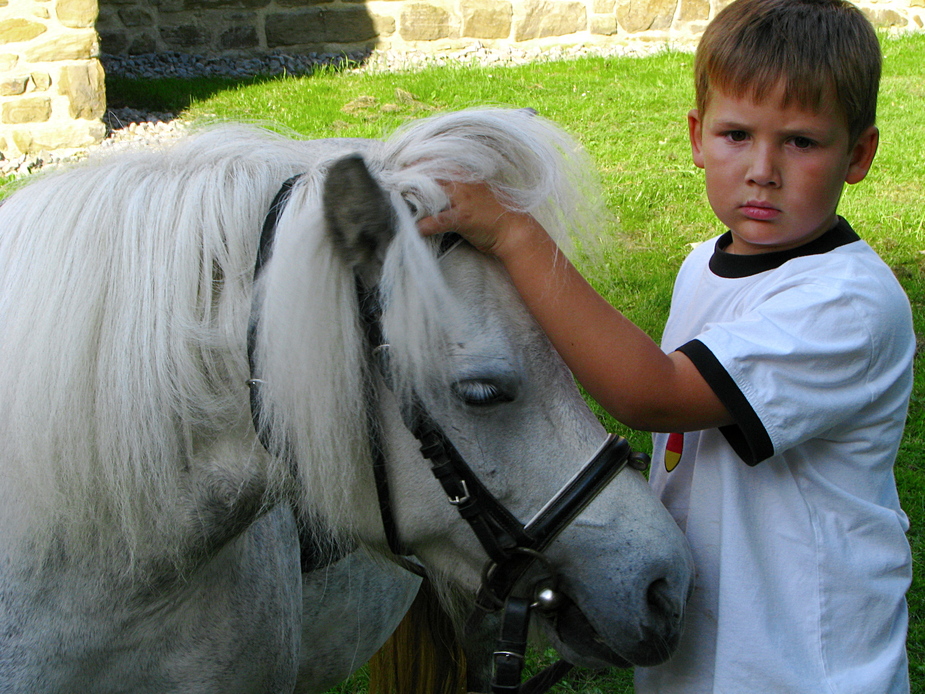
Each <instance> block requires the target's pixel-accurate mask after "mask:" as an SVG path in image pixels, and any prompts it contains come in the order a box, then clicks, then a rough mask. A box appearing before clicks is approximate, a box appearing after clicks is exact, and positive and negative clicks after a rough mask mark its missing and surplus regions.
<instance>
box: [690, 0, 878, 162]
mask: <svg viewBox="0 0 925 694" xmlns="http://www.w3.org/2000/svg"><path fill="white" fill-rule="evenodd" d="M881 61H882V58H881V54H880V43H879V41H878V40H877V34H876V33H875V32H874V28H873V27H872V26H871V24H870V22H869V21H868V20H867V18H866V17H865V16H864V15H863V14H862V13H861V11H860V10H859V9H858V8H857V7H855V6H854V5H852V4H851V3H850V2H848V1H847V0H736V2H733V3H732V4H731V5H728V6H727V7H726V8H725V9H723V10H722V11H721V12H720V13H719V14H717V15H716V18H715V19H714V20H713V21H712V22H710V24H709V26H708V27H707V29H706V31H705V32H704V34H703V37H702V38H701V40H700V44H699V46H698V47H697V55H696V58H695V60H694V79H695V86H696V90H697V108H698V109H699V110H700V112H701V114H703V113H705V111H706V107H707V105H708V104H709V101H710V96H711V94H712V92H713V90H719V91H722V92H723V93H725V94H728V95H730V96H733V97H739V98H741V97H745V96H749V97H751V98H753V99H754V100H755V101H759V102H760V101H763V100H764V99H765V98H767V97H768V95H769V94H770V93H771V92H772V91H773V90H774V89H776V88H777V86H778V84H779V83H781V82H783V89H784V97H783V98H784V105H787V104H789V103H796V104H798V105H799V106H801V107H803V108H807V109H810V110H813V111H818V110H820V108H821V107H822V106H823V103H824V100H825V99H826V98H831V96H832V95H833V94H834V96H835V99H836V102H837V103H838V105H839V106H840V107H841V110H842V112H843V113H844V115H845V117H846V119H847V124H848V133H849V136H850V138H851V140H850V141H851V143H852V144H854V142H855V141H856V140H857V138H858V137H859V136H860V134H861V133H862V132H864V131H865V130H866V129H867V128H868V127H870V126H871V125H873V124H874V122H875V121H876V116H877V90H878V88H879V85H880V65H881Z"/></svg>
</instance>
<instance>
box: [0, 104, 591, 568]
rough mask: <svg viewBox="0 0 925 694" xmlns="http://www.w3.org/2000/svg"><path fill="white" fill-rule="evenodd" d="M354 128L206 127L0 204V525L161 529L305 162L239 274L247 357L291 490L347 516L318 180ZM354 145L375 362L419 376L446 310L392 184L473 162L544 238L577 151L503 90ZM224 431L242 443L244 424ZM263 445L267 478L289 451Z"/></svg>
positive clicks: (353, 433) (411, 186)
mask: <svg viewBox="0 0 925 694" xmlns="http://www.w3.org/2000/svg"><path fill="white" fill-rule="evenodd" d="M354 147H355V145H354V144H351V143H349V142H348V143H343V144H338V143H337V142H332V143H326V141H320V142H300V141H295V140H290V139H286V138H283V137H280V136H276V135H272V134H269V133H267V132H263V131H257V130H255V129H250V128H244V127H241V126H221V127H218V128H216V129H213V130H210V131H207V132H204V133H201V134H198V135H196V136H193V137H191V138H190V139H188V140H187V141H184V142H182V143H180V144H178V145H176V146H174V147H172V148H170V149H167V150H163V151H150V152H143V153H134V154H120V155H115V156H113V157H111V158H109V159H104V160H102V161H94V162H90V163H87V164H84V165H80V166H77V167H75V168H73V169H71V170H69V171H66V172H64V173H60V174H55V175H50V176H48V177H44V178H41V179H40V180H38V181H36V182H35V183H32V184H30V185H28V186H26V187H24V188H23V189H22V190H20V191H18V192H17V193H15V194H14V195H13V196H11V197H10V198H9V199H8V200H7V201H5V202H4V203H3V204H2V206H0V349H2V351H3V354H4V355H5V364H6V368H5V369H3V371H2V372H0V441H2V442H3V444H2V449H0V508H2V509H4V510H0V523H2V526H3V527H6V528H13V527H16V528H29V531H30V537H31V538H32V540H31V541H32V542H33V543H34V544H35V545H36V546H37V547H39V548H42V547H47V546H49V543H51V542H53V541H60V542H62V543H64V546H74V547H81V546H86V545H87V544H89V543H98V542H101V541H107V537H108V536H107V534H111V535H112V536H113V537H118V538H121V539H120V542H122V543H124V545H125V547H126V549H127V551H128V552H129V553H132V552H136V551H142V550H144V549H145V548H149V547H150V546H152V544H157V543H158V542H161V541H166V540H164V538H168V539H169V538H172V537H174V536H175V533H176V525H177V520H176V519H177V518H180V517H182V516H183V513H184V512H185V511H186V509H185V508H184V504H185V503H187V502H185V501H184V498H185V497H184V493H187V496H188V491H189V476H190V466H192V465H194V464H195V462H196V460H197V452H198V451H199V450H200V449H201V448H202V447H204V446H207V445H208V444H209V443H210V442H211V441H214V440H216V439H218V438H220V437H222V436H227V435H228V432H229V431H249V430H247V428H246V427H247V424H248V422H249V417H250V414H249V410H248V393H247V388H246V385H245V381H246V379H247V378H248V368H247V358H246V347H245V345H246V330H247V324H248V318H249V314H250V310H251V297H252V291H253V287H252V274H253V266H254V257H255V254H256V247H257V242H258V237H259V234H260V229H261V225H262V223H263V218H264V216H265V214H266V212H267V209H268V207H269V205H270V201H271V200H272V198H273V196H274V195H275V193H276V192H277V190H278V189H279V186H280V184H281V182H282V181H284V180H285V179H287V178H289V177H290V176H292V175H294V174H299V173H304V174H305V175H304V176H303V177H302V179H301V181H300V183H299V184H298V185H297V186H296V187H295V188H294V190H293V194H292V196H291V199H290V201H289V203H288V205H287V207H286V209H285V212H284V214H283V216H282V218H281V220H280V223H279V226H278V231H277V239H276V245H275V248H274V252H273V257H272V259H271V261H270V263H269V265H268V266H267V269H266V272H265V273H264V279H263V280H262V282H261V285H260V292H261V294H260V296H261V299H262V303H261V310H260V326H261V333H260V335H261V341H260V352H259V357H260V364H261V367H260V370H261V377H262V378H264V379H265V380H266V381H267V387H266V391H265V396H264V397H265V399H266V401H267V402H268V403H269V405H268V417H269V418H270V419H271V420H272V422H273V430H274V431H279V432H285V433H284V434H282V435H284V436H286V437H287V440H288V442H289V445H291V446H292V450H293V451H294V452H295V459H296V461H297V463H298V469H299V474H300V476H301V485H300V486H301V489H302V491H303V493H304V495H305V498H304V502H305V503H306V504H307V506H308V507H309V508H310V509H311V510H312V511H313V512H315V513H318V514H321V515H322V516H324V517H326V518H328V519H330V520H331V522H332V523H333V524H334V525H337V526H338V527H343V528H345V529H346V530H347V531H348V532H349V528H350V520H351V504H352V503H353V502H355V499H354V498H353V497H352V494H354V493H355V491H354V490H355V489H356V486H357V484H358V479H359V477H358V476H359V475H365V474H368V473H367V472H365V467H364V466H365V465H367V464H368V457H369V451H368V441H367V432H366V428H365V399H366V391H365V387H364V369H365V355H364V354H363V350H362V339H361V337H362V336H361V332H360V329H359V326H358V323H357V318H356V299H355V296H354V283H353V277H352V275H351V273H350V272H349V271H348V270H347V269H346V268H345V266H344V264H343V263H342V262H341V260H340V258H339V257H338V256H337V255H336V253H335V251H334V249H333V247H332V245H331V244H330V243H329V241H328V239H327V238H326V236H325V233H324V228H323V216H322V214H321V207H320V204H321V203H320V185H321V181H322V177H323V175H324V173H325V170H326V165H327V163H328V162H330V161H331V158H332V157H333V156H334V155H335V154H336V153H338V152H339V153H346V152H349V151H351V150H352V149H353V148H354ZM365 147H366V148H367V151H366V153H365V155H364V156H365V157H366V159H367V162H368V165H369V167H370V169H371V170H372V171H373V173H374V175H375V176H377V177H378V178H379V180H380V182H381V184H382V186H383V187H384V189H385V190H386V192H387V193H388V194H390V195H392V196H393V199H394V201H395V206H396V209H397V210H398V211H399V217H398V218H399V227H398V230H397V231H398V234H397V237H396V239H395V241H394V242H393V243H392V245H391V247H390V250H389V252H388V255H387V257H386V262H385V267H384V270H383V278H382V284H381V292H382V294H383V300H384V304H385V306H386V308H387V310H386V315H385V329H386V333H387V337H388V339H389V340H390V341H391V343H392V345H393V353H394V354H396V355H398V362H397V363H396V371H397V374H398V377H399V380H400V381H401V382H403V383H404V384H405V386H411V385H414V383H415V382H416V381H417V380H419V379H422V378H427V377H429V376H430V375H432V374H431V372H432V371H433V368H434V367H433V366H431V361H430V357H431V356H432V355H436V354H438V352H437V351H436V350H438V349H439V348H440V346H441V345H440V336H441V334H442V332H443V331H442V329H441V327H440V326H441V325H443V323H444V321H446V320H447V319H448V316H451V315H452V312H451V311H448V310H447V309H446V302H448V301H450V298H449V296H448V292H447V291H446V290H445V289H444V288H443V285H442V281H441V277H440V272H439V268H438V266H437V261H436V258H435V253H434V250H433V244H431V243H430V242H428V241H425V240H424V239H422V238H420V236H419V235H418V233H417V230H416V227H415V224H414V220H413V219H412V218H411V215H410V212H408V211H407V209H408V208H407V206H406V205H405V204H404V203H402V202H401V196H404V197H405V198H410V199H413V200H414V201H415V204H416V205H417V206H418V207H420V208H421V210H422V213H423V214H428V213H432V212H435V211H437V210H439V209H440V208H441V207H442V206H443V205H444V204H445V197H444V195H443V194H442V192H441V190H440V188H439V186H438V185H437V183H436V182H437V181H439V180H451V179H485V180H488V181H490V182H491V183H492V184H493V185H495V186H496V187H497V188H498V190H499V191H500V192H501V193H502V194H503V195H504V196H505V199H506V200H507V201H508V202H509V204H510V205H511V206H512V207H517V208H519V209H523V210H527V211H530V212H533V213H534V214H536V215H537V216H538V217H539V218H540V219H541V220H542V221H543V222H544V223H545V224H546V226H547V228H548V229H549V230H550V231H551V233H553V234H554V235H555V236H557V237H558V238H559V239H560V240H563V239H566V238H567V237H568V235H569V233H571V232H573V231H574V230H575V229H576V222H578V220H582V219H586V218H587V215H586V214H584V213H585V212H587V211H589V210H591V209H592V207H591V206H590V205H589V203H588V198H587V197H586V194H587V192H588V189H587V188H586V187H585V184H586V183H587V178H586V176H585V174H587V172H590V171H591V167H590V166H589V165H588V164H587V162H586V160H585V158H584V156H583V155H582V154H581V152H580V151H579V150H578V149H577V148H576V146H575V144H574V143H573V142H572V141H571V140H570V139H569V138H568V137H567V136H565V135H564V134H562V133H561V132H560V131H559V130H558V129H556V128H554V127H553V126H551V125H550V124H549V123H547V122H546V121H544V120H542V119H540V118H537V117H534V116H531V115H530V114H528V113H523V112H516V111H501V110H488V111H479V112H461V113H458V114H450V115H447V116H439V117H434V118H431V119H428V120H424V121H418V122H416V123H412V124H410V125H409V126H407V127H406V128H404V129H403V130H401V131H400V132H399V133H397V134H396V136H395V137H394V138H392V139H391V140H390V141H389V142H387V143H386V144H384V145H380V144H372V145H366V146H365ZM577 226H580V224H577ZM241 446H242V447H252V448H255V449H256V447H257V444H256V441H255V439H253V437H252V436H249V435H248V436H242V437H241ZM251 460H252V462H253V464H254V465H256V464H258V462H259V461H265V460H266V457H265V456H264V457H261V456H260V455H258V454H257V453H256V452H255V454H254V455H253V456H252V458H251ZM268 465H269V467H268V469H267V470H266V471H265V472H264V473H263V474H265V477H266V482H267V485H268V489H269V494H270V496H269V498H275V497H273V494H274V493H282V490H285V489H287V488H289V487H290V484H291V479H290V471H289V469H288V467H287V466H286V464H285V463H284V462H282V461H271V462H270V463H268ZM23 499H26V500H28V504H27V505H26V506H27V508H28V511H27V513H25V514H24V515H23V514H22V513H21V510H22V509H23V506H24V505H23V503H22V500H23ZM12 508H16V509H18V510H17V512H16V515H15V517H14V516H13V512H11V511H9V510H8V509H12ZM109 539H111V538H109Z"/></svg>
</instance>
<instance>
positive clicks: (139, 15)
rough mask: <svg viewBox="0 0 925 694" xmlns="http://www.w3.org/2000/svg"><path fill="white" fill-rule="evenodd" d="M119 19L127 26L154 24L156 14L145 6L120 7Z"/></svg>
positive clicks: (148, 25)
mask: <svg viewBox="0 0 925 694" xmlns="http://www.w3.org/2000/svg"><path fill="white" fill-rule="evenodd" d="M119 19H120V20H121V21H122V24H123V26H126V27H146V26H147V27H150V26H154V15H152V14H151V12H149V11H148V10H147V9H145V8H143V7H138V6H135V7H121V8H119Z"/></svg>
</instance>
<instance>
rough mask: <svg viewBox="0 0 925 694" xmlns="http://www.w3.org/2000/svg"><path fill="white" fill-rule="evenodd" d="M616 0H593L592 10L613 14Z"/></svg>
mask: <svg viewBox="0 0 925 694" xmlns="http://www.w3.org/2000/svg"><path fill="white" fill-rule="evenodd" d="M616 5H617V3H616V0H594V4H593V5H592V11H593V12H594V14H613V10H614V7H616Z"/></svg>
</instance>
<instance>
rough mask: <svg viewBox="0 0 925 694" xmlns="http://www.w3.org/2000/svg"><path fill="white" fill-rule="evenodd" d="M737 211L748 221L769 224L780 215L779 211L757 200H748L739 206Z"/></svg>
mask: <svg viewBox="0 0 925 694" xmlns="http://www.w3.org/2000/svg"><path fill="white" fill-rule="evenodd" d="M739 211H740V212H741V213H742V214H743V215H745V217H747V218H748V219H753V220H755V221H759V222H769V221H771V220H773V219H776V218H777V217H778V215H780V210H779V209H777V208H776V207H773V206H772V205H769V204H768V203H766V202H760V201H758V200H749V201H748V202H746V203H745V204H744V205H740V206H739Z"/></svg>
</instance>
